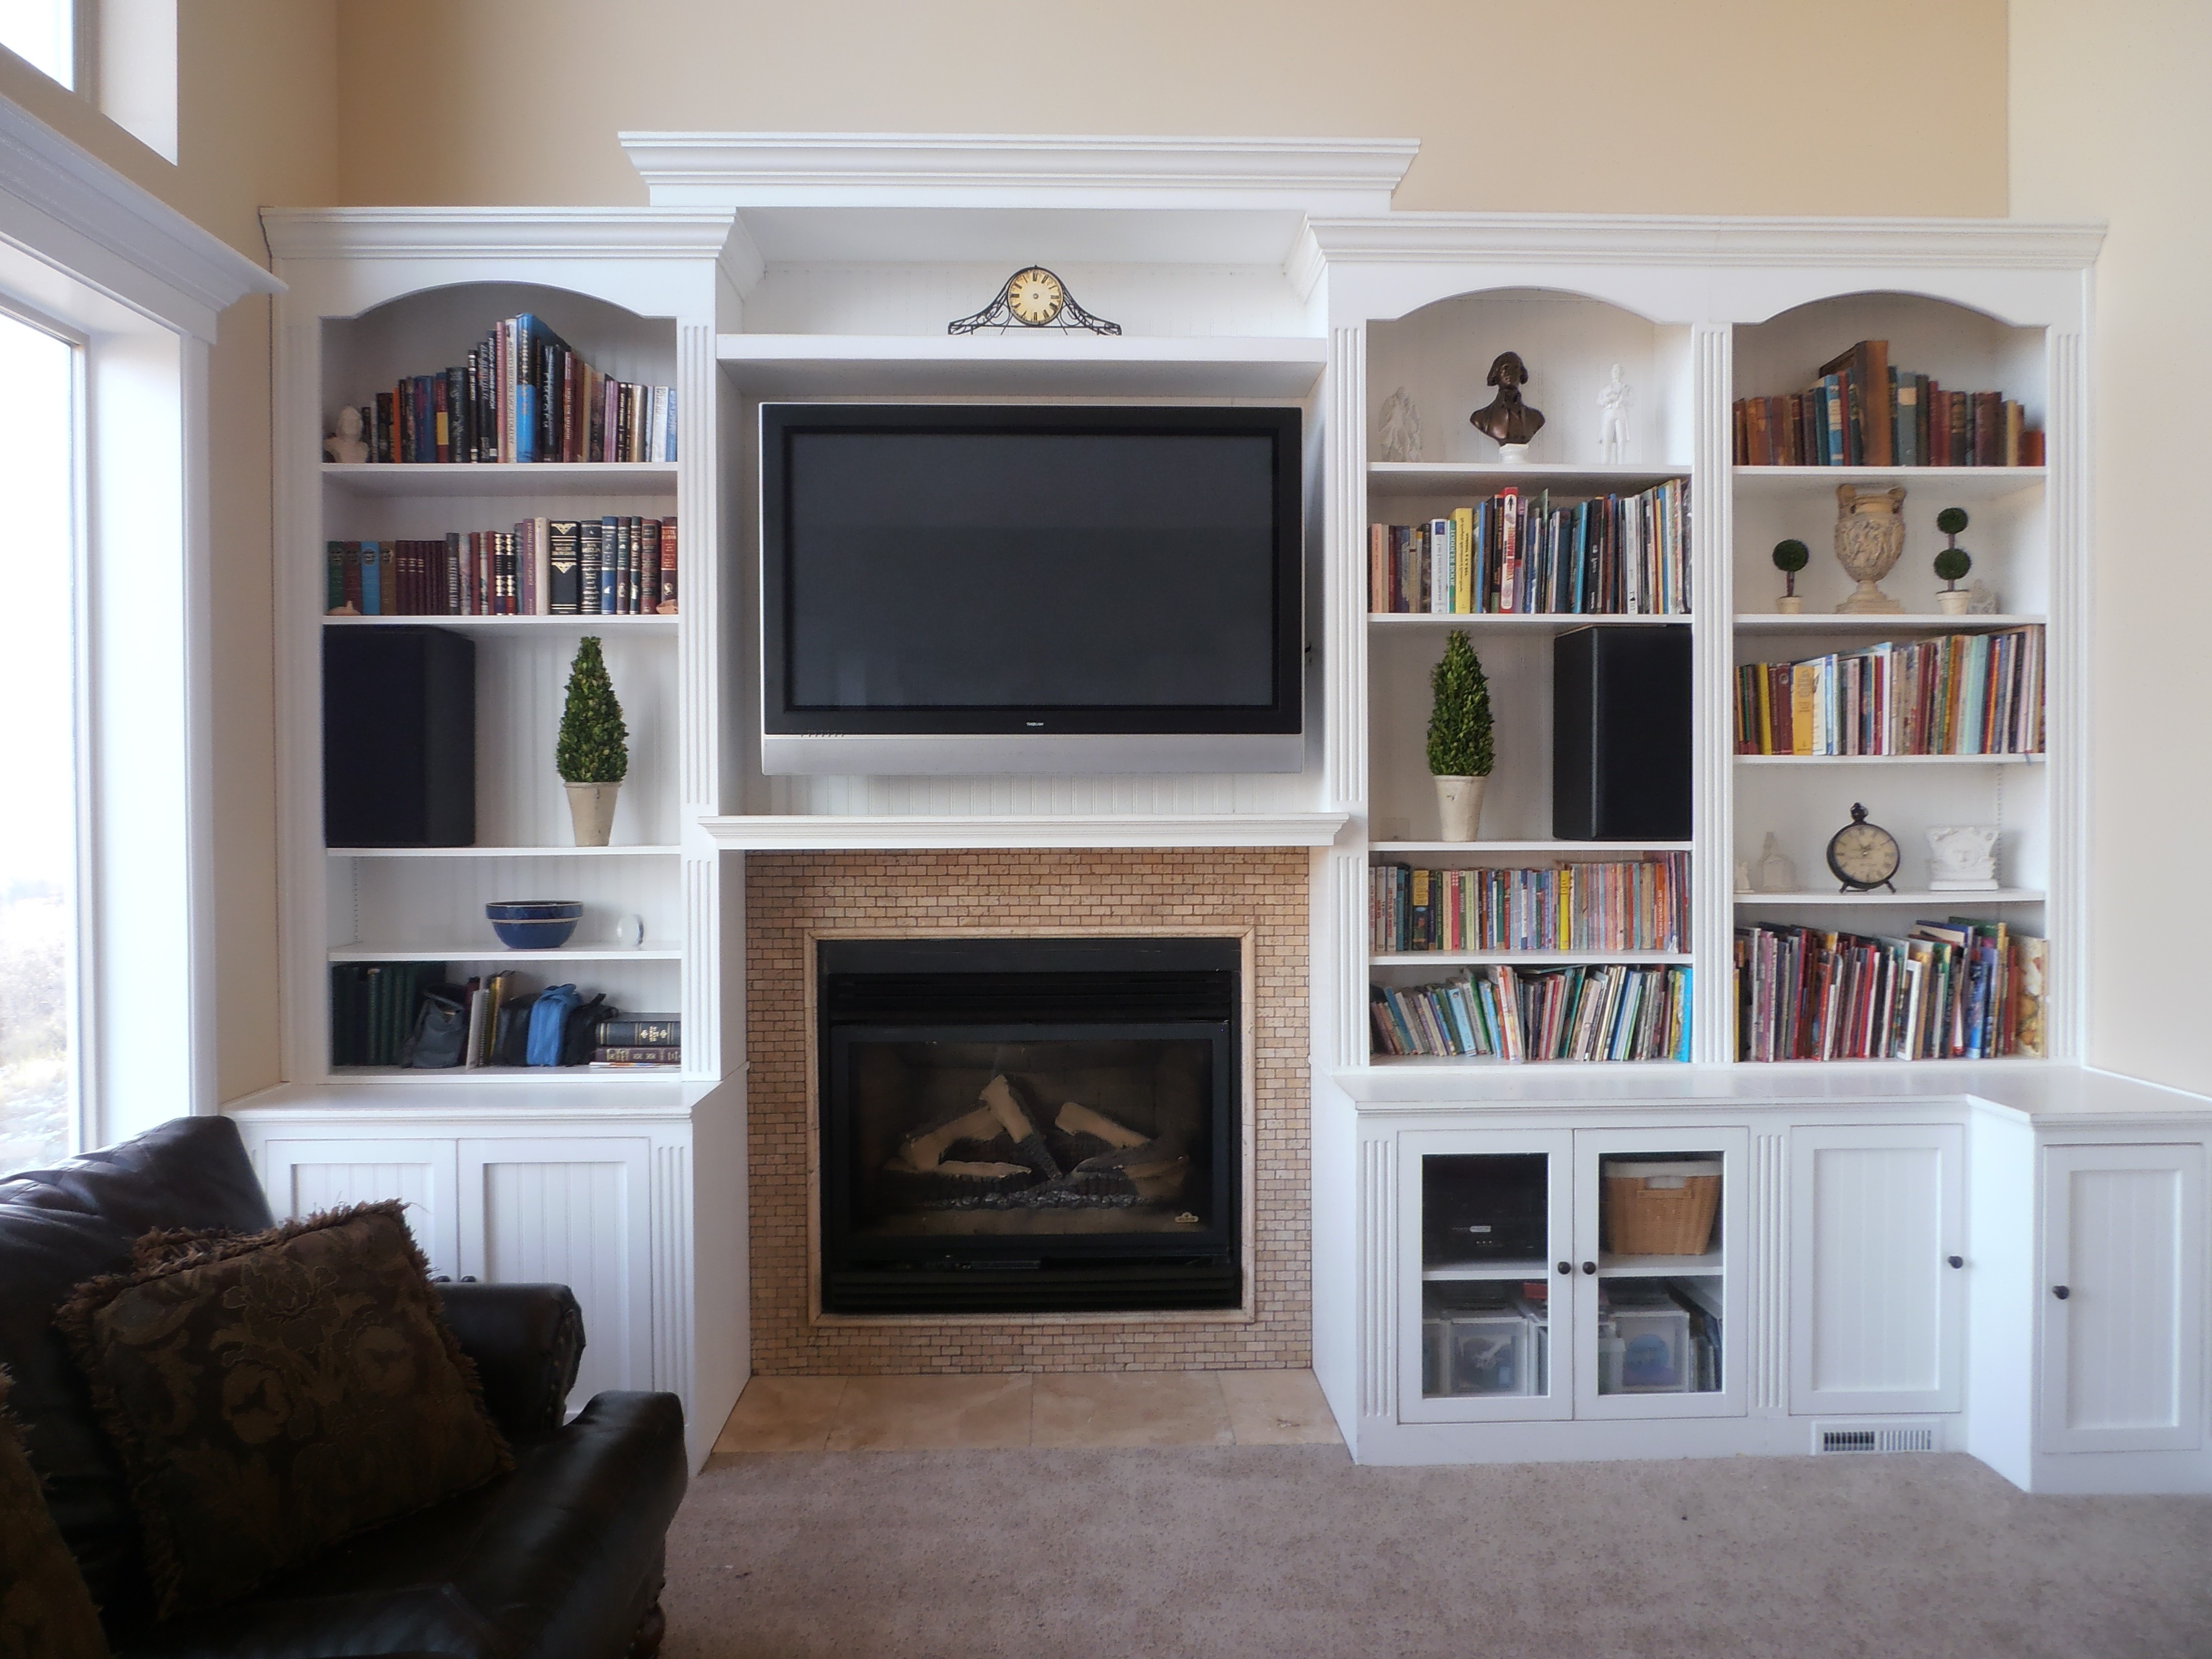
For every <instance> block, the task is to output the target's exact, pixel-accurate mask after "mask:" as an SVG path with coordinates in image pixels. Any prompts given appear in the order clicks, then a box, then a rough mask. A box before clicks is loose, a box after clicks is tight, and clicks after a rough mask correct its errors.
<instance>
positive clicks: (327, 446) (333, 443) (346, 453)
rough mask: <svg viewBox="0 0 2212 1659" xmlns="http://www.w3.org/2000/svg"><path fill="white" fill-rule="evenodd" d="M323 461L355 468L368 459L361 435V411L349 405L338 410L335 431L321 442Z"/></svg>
mask: <svg viewBox="0 0 2212 1659" xmlns="http://www.w3.org/2000/svg"><path fill="white" fill-rule="evenodd" d="M323 459H325V460H326V461H349V462H351V463H353V464H354V465H356V466H357V465H360V464H361V463H362V462H363V461H365V460H367V459H368V444H367V443H366V442H364V441H362V435H361V411H360V410H357V409H356V408H355V407H354V406H353V405H352V404H347V405H346V406H345V407H344V408H343V409H342V410H338V429H337V432H336V433H335V434H333V435H331V436H330V437H327V438H325V439H324V440H323Z"/></svg>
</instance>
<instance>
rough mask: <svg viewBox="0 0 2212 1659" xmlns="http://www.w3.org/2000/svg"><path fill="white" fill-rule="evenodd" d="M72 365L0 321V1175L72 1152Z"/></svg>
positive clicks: (16, 324)
mask: <svg viewBox="0 0 2212 1659" xmlns="http://www.w3.org/2000/svg"><path fill="white" fill-rule="evenodd" d="M76 359H77V352H76V348H75V347H74V346H72V345H71V344H70V342H68V341H67V340H64V339H62V338H60V337H58V336H55V335H53V334H50V333H48V332H46V331H45V330H43V329H40V328H34V327H33V326H32V325H29V324H28V323H26V322H22V321H21V320H19V319H16V318H15V317H12V316H9V315H8V314H6V313H0V386H6V387H8V388H9V393H8V396H7V397H6V398H0V501H6V502H7V503H8V517H9V533H8V535H7V536H5V537H4V538H0V592H4V593H6V594H7V595H8V614H9V617H11V618H12V621H11V623H10V625H9V629H8V635H9V638H8V643H7V647H6V648H5V649H4V650H0V708H4V709H6V710H7V711H8V717H7V718H8V726H9V744H8V748H9V760H8V763H7V767H8V771H9V775H10V776H9V787H8V788H7V790H6V792H5V793H6V795H7V797H8V803H9V804H8V805H7V807H6V809H5V810H4V811H0V1172H4V1171H6V1170H14V1169H21V1168H24V1167H25V1166H27V1165H31V1164H43V1163H46V1162H49V1161H51V1160H52V1159H53V1158H57V1157H59V1156H61V1155H63V1154H64V1153H67V1152H71V1151H73V1150H74V1149H75V1146H76V1139H77V1124H78V1112H77V1086H76V1072H77V1067H76V1046H77V1045H76V1040H75V1025H76V1006H75V1005H76V994H75V987H76V940H77V938H78V927H77V919H76V866H77V827H78V826H77V816H78V815H77V795H78V767H77V733H78V722H77V719H76V701H77V699H76V684H77V672H76V635H77V633H78V628H77V622H76V615H77V612H76V564H77V556H76V547H77V534H76V529H77V512H76V493H77V492H76V472H77V469H76V447H77V446H76V433H77V418H76V410H77V402H78V400H77V396H76V385H77V378H78V376H77V362H76Z"/></svg>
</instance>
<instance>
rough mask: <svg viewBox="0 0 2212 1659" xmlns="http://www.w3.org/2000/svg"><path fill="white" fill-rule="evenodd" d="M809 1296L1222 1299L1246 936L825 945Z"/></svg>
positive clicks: (1026, 1306) (939, 1306)
mask: <svg viewBox="0 0 2212 1659" xmlns="http://www.w3.org/2000/svg"><path fill="white" fill-rule="evenodd" d="M1240 973H1241V945H1240V943H1239V941H1237V940H1236V939H973V938H959V939H942V938H939V939H824V940H822V941H821V942H820V943H819V945H818V947H817V975H818V985H817V992H818V994H817V1000H816V1007H817V1013H818V1020H819V1024H818V1029H817V1056H818V1064H819V1077H818V1084H819V1100H820V1111H821V1121H820V1146H821V1152H822V1162H821V1175H820V1181H819V1183H818V1188H817V1190H818V1194H819V1202H820V1206H821V1210H820V1217H819V1219H820V1229H819V1233H818V1237H819V1238H820V1241H821V1253H822V1255H821V1289H822V1310H823V1312H824V1313H829V1314H929V1313H937V1314H973V1313H1021V1314H1032V1313H1079V1312H1107V1311H1122V1310H1153V1309H1205V1308H1234V1307H1236V1306H1237V1304H1238V1301H1239V1297H1240V1295H1241V1292H1242V1288H1243V1287H1242V1283H1241V1279H1240V1273H1239V1267H1238V1260H1237V1251H1238V1240H1239V1237H1241V1233H1240V1225H1241V1218H1240V1216H1239V1213H1238V1206H1239V1202H1240V1195H1241V1173H1240V1170H1239V1157H1240V1150H1241V1135H1242V1131H1241V1127H1240V1114H1241V1111H1242V1104H1241V1102H1240V1100H1239V1093H1240V1088H1241V1079H1242V1075H1243V1065H1242V1059H1241V1056H1242V1044H1243V1034H1242V1031H1241V1030H1240V1018H1239V1011H1240V1006H1241V987H1240V984H1239V980H1240Z"/></svg>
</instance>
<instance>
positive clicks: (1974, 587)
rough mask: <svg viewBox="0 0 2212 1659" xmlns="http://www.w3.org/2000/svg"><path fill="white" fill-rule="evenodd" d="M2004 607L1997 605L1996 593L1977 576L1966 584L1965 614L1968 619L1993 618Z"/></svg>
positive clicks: (1994, 589)
mask: <svg viewBox="0 0 2212 1659" xmlns="http://www.w3.org/2000/svg"><path fill="white" fill-rule="evenodd" d="M2003 609H2004V607H2003V606H2002V605H1999V604H1998V603H1997V591H1996V588H1994V587H1991V586H1990V585H1989V584H1988V583H1987V582H1985V581H1984V580H1982V579H1981V578H1980V577H1979V576H1977V577H1975V578H1974V579H1973V580H1972V581H1970V582H1968V583H1967V584H1966V614H1967V615H1968V616H1970V617H1994V616H1996V615H1997V614H1998V613H1999V612H2000V611H2002V610H2003Z"/></svg>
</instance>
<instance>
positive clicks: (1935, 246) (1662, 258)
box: [1310, 213, 2105, 270]
mask: <svg viewBox="0 0 2212 1659" xmlns="http://www.w3.org/2000/svg"><path fill="white" fill-rule="evenodd" d="M1310 232H1311V234H1312V236H1313V238H1314V240H1315V242H1316V246H1318V248H1319V251H1320V257H1321V258H1322V261H1323V262H1324V263H1326V264H1461V263H1479V264H1523V263H1525V264H1576V263H1580V264H1638V265H1700V266H1711V265H1759V266H1765V267H1768V268H1772V267H1776V266H1790V265H1834V264H1839V263H1841V264H1858V265H1919V266H1926V265H1960V266H1972V267H1979V268H1983V269H2013V270H2086V269H2087V268H2088V267H2089V266H2090V265H2092V264H2095V263H2096V258H2097V252H2098V249H2099V248H2100V246H2103V243H2104V240H2105V228H2104V226H2102V225H2101V224H2045V223H2035V222H2027V221H2021V220H2008V219H1842V218H1836V219H1815V218H1722V217H1717V216H1716V217H1687V216H1682V217H1674V216H1656V215H1654V216H1627V215H1622V216H1599V215H1587V214H1564V213H1560V214H1551V213H1530V214H1489V213H1391V214H1387V215H1371V216H1357V217H1351V216H1345V217H1325V216H1316V217H1315V218H1314V219H1313V220H1312V221H1311V222H1310Z"/></svg>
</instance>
